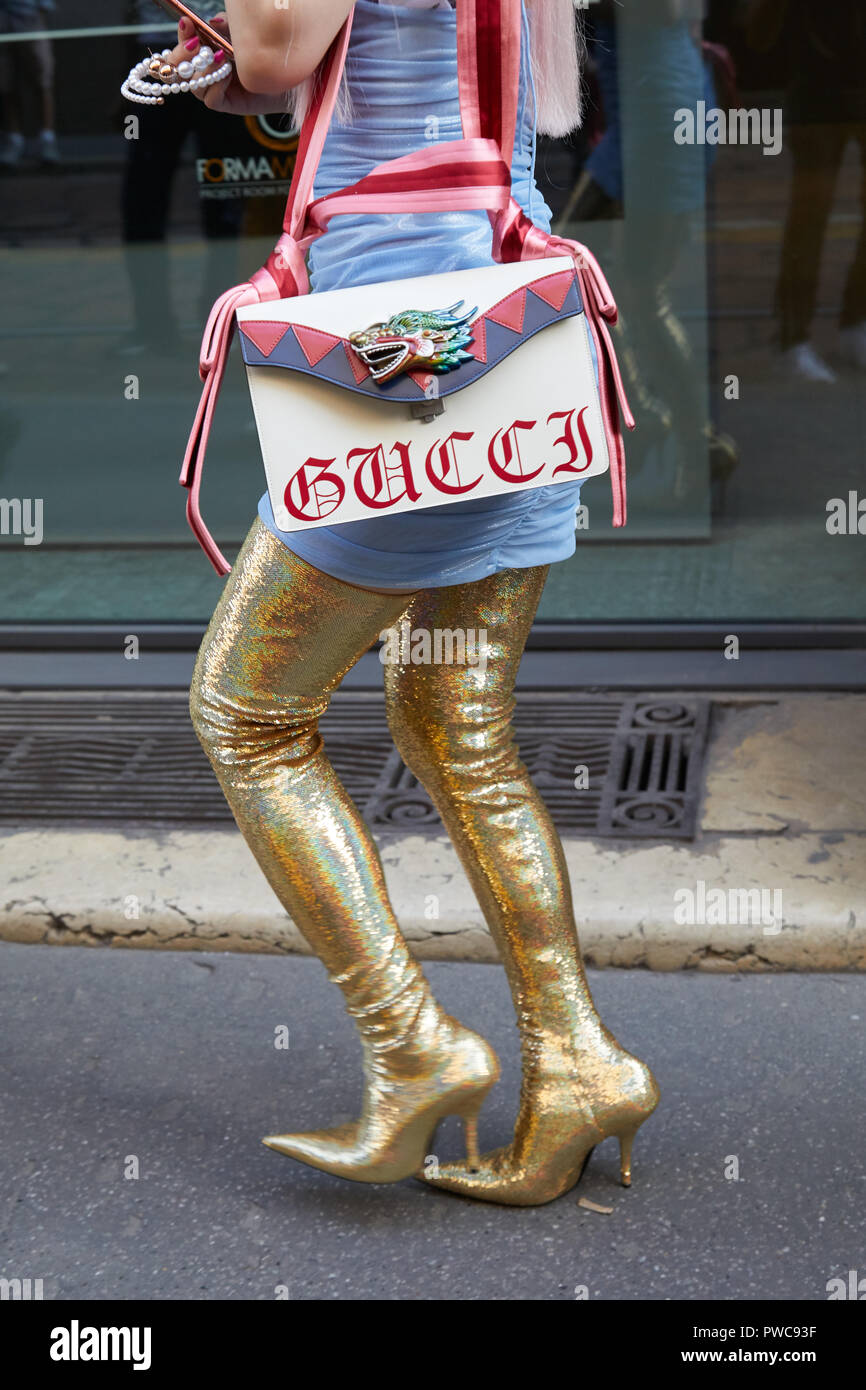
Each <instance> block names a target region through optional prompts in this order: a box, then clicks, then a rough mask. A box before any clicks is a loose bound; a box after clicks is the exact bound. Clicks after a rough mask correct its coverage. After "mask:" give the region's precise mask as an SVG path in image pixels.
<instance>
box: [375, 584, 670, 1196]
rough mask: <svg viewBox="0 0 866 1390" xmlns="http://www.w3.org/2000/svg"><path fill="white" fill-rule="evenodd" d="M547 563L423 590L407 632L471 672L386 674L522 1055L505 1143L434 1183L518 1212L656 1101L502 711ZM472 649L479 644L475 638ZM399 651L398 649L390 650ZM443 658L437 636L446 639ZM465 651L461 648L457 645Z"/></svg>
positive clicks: (398, 726)
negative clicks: (470, 894) (582, 934)
mask: <svg viewBox="0 0 866 1390" xmlns="http://www.w3.org/2000/svg"><path fill="white" fill-rule="evenodd" d="M546 575H547V569H546V567H545V568H535V569H525V570H507V571H503V572H500V573H499V574H495V575H492V576H491V577H490V578H489V579H484V580H481V581H479V582H477V583H474V584H465V585H460V586H456V587H453V588H445V589H433V590H427V591H424V592H421V593H419V594H416V596H415V597H414V599H413V600H412V601H411V603H410V604H409V607H408V608H407V609H406V612H405V614H404V619H403V621H405V622H409V623H410V624H411V627H412V629H413V630H414V631H418V630H419V629H421V630H424V629H426V630H427V631H428V632H429V633H430V638H429V641H430V648H431V651H434V652H435V651H436V641H435V633H436V631H437V629H438V630H439V632H440V634H442V633H448V634H449V637H450V641H451V644H452V645H453V641H454V636H455V634H462V638H463V641H464V643H465V644H466V650H467V651H473V650H475V651H476V656H475V660H474V661H473V662H470V661H465V662H463V663H458V664H430V665H412V664H409V663H408V662H407V663H405V664H404V663H402V662H397V663H395V664H389V665H386V673H385V682H386V695H387V702H388V717H389V722H390V725H391V730H392V733H393V735H394V740H395V742H396V744H397V746H398V748H399V749H400V752H401V754H402V756H403V759H404V761H405V762H406V764H407V766H408V767H409V768H410V769H411V770H412V771H413V772H414V773H415V775H416V776H417V777H418V779H419V781H421V782H422V783H423V785H424V786H425V787H426V788H427V790H428V792H429V793H430V795H431V797H432V798H433V800H434V802H435V804H436V806H437V809H438V810H439V813H440V815H441V817H442V820H443V822H444V824H445V827H446V829H447V830H448V833H449V835H450V836H451V839H452V841H453V843H454V846H455V848H456V849H457V852H458V854H459V855H460V858H461V861H462V863H463V866H464V868H465V870H466V873H467V876H468V878H469V880H470V882H471V884H472V886H473V889H474V891H475V893H476V895H477V897H478V900H479V902H480V904H481V907H482V909H483V911H484V915H485V918H486V920H487V923H488V925H489V927H490V931H491V934H492V935H493V938H494V940H495V942H496V945H497V947H498V950H499V953H500V956H501V958H502V962H503V964H504V966H505V969H506V972H507V975H508V979H509V983H510V986H511V991H512V996H513V999H514V1006H515V1010H516V1013H517V1019H518V1026H519V1028H520V1033H521V1042H522V1049H523V1088H522V1092H521V1107H520V1114H519V1117H518V1122H517V1127H516V1130H515V1138H514V1142H513V1143H512V1144H511V1145H510V1146H509V1147H508V1148H507V1149H503V1150H501V1151H499V1152H498V1153H497V1154H496V1155H488V1156H487V1157H486V1158H485V1159H484V1160H482V1169H481V1171H480V1172H479V1173H477V1174H471V1173H467V1172H466V1171H465V1170H463V1169H458V1168H452V1169H449V1170H445V1171H443V1170H441V1169H440V1176H439V1178H438V1179H433V1181H434V1182H437V1183H438V1185H441V1186H446V1187H448V1188H449V1189H451V1190H454V1191H459V1192H464V1193H466V1194H467V1195H472V1196H478V1197H484V1198H486V1199H487V1200H492V1201H503V1202H511V1203H515V1204H518V1205H523V1204H534V1203H538V1202H544V1201H549V1200H550V1199H551V1198H552V1197H556V1196H558V1195H559V1193H560V1192H561V1191H564V1190H566V1188H567V1187H569V1186H571V1185H573V1183H574V1182H576V1181H577V1178H578V1177H579V1174H580V1170H581V1168H582V1165H583V1162H584V1160H585V1158H586V1156H587V1154H588V1153H589V1151H590V1149H591V1148H592V1146H593V1145H594V1144H596V1143H598V1142H599V1141H600V1140H601V1139H603V1138H605V1137H606V1136H607V1135H609V1134H618V1135H620V1136H622V1137H623V1138H624V1139H625V1141H626V1143H625V1145H624V1153H623V1159H624V1164H623V1170H624V1171H623V1175H624V1179H625V1180H628V1145H629V1142H630V1136H631V1135H632V1134H633V1132H634V1130H636V1129H637V1127H638V1125H639V1124H640V1123H641V1122H642V1121H643V1120H644V1119H646V1117H647V1115H648V1114H649V1113H650V1111H651V1110H652V1109H653V1107H654V1106H655V1104H656V1102H657V1099H658V1093H657V1089H656V1086H655V1082H654V1080H653V1078H652V1076H651V1074H650V1072H649V1070H648V1068H646V1067H645V1066H644V1065H643V1063H641V1062H638V1061H637V1060H636V1059H635V1058H633V1057H631V1056H630V1054H629V1053H627V1052H625V1051H624V1049H623V1048H621V1047H620V1046H619V1044H618V1043H617V1042H616V1040H615V1039H614V1038H613V1037H612V1035H611V1034H610V1033H609V1032H608V1031H607V1029H605V1028H604V1027H603V1025H602V1023H601V1020H600V1019H599V1017H598V1014H597V1012H596V1010H595V1006H594V1004H593V1001H592V997H591V995H590V992H589V988H588V986H587V982H586V976H585V974H584V970H583V965H582V962H581V956H580V947H579V945H578V939H577V929H576V926H575V921H574V913H573V909H572V902H571V891H570V887H569V882H568V872H567V869H566V865H565V859H564V856H563V852H562V845H561V843H560V840H559V836H558V835H557V833H556V830H555V829H554V826H553V823H552V821H551V819H550V816H549V814H548V812H547V810H546V808H545V806H544V803H543V802H542V800H541V798H540V796H539V795H538V792H537V791H536V790H535V788H534V786H533V785H532V782H531V781H530V779H529V774H528V772H527V770H526V768H525V766H524V765H523V763H522V762H521V760H520V756H519V753H518V750H517V746H516V744H515V740H514V733H513V730H512V727H511V714H512V709H513V705H514V700H513V689H514V682H515V678H516V675H517V669H518V666H519V664H520V658H521V655H522V653H523V647H524V644H525V642H526V638H527V635H528V632H529V629H530V627H531V625H532V620H533V617H534V615H535V610H536V607H537V605H538V600H539V598H540V596H541V591H542V588H543V587H544V581H545V578H546ZM473 641H474V642H476V643H479V644H480V646H479V647H478V648H476V649H473V647H472V646H471V643H472V642H473ZM396 647H397V644H396V643H395V644H392V649H395V648H396ZM439 649H440V652H444V651H445V650H446V641H445V639H444V638H443V637H441V636H440V639H439ZM458 650H459V647H458Z"/></svg>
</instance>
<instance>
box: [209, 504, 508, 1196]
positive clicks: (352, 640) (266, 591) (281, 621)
mask: <svg viewBox="0 0 866 1390" xmlns="http://www.w3.org/2000/svg"><path fill="white" fill-rule="evenodd" d="M409 597H410V595H407V594H402V595H400V594H390V595H388V594H379V593H373V592H370V591H368V590H362V589H357V588H355V587H354V586H352V585H349V584H343V583H341V582H340V581H339V580H337V579H332V578H331V577H330V576H328V575H325V574H322V573H321V572H320V571H319V570H316V569H314V568H313V567H312V566H310V565H308V564H307V563H306V562H305V561H303V560H301V559H299V558H298V557H297V556H295V555H293V554H292V553H291V551H289V550H288V549H287V548H286V547H285V546H284V545H283V544H282V543H281V542H280V541H279V540H278V539H277V538H276V537H275V536H273V535H272V534H271V532H270V531H268V530H267V528H266V527H265V526H264V525H263V524H262V522H261V521H259V520H257V521H256V522H255V523H254V525H253V527H252V529H251V530H250V532H249V535H248V536H247V538H246V540H245V542H244V544H243V547H242V548H241V551H240V554H239V555H238V558H237V561H236V563H235V566H234V568H233V570H232V572H231V575H230V576H229V578H228V580H227V581H226V585H225V588H224V590H223V592H222V595H221V597H220V600H219V603H218V604H217V607H216V610H215V612H214V615H213V617H212V619H211V622H210V625H209V627H208V630H207V632H206V634H205V638H204V641H203V643H202V646H201V650H200V652H199V656H198V660H197V662H196V667H195V673H194V676H193V681H192V689H191V692H190V709H191V713H192V719H193V724H194V726H195V729H196V733H197V734H198V737H199V739H200V741H201V743H202V745H203V747H204V749H205V752H206V753H207V755H208V757H209V759H210V761H211V763H212V765H213V768H214V771H215V772H216V775H217V778H218V779H219V782H220V785H221V787H222V789H223V791H224V793H225V796H226V799H227V801H228V803H229V805H230V807H231V809H232V812H233V814H234V817H235V820H236V821H237V823H238V826H239V827H240V830H241V832H242V833H243V835H244V837H245V839H246V840H247V843H248V844H249V846H250V848H251V849H252V851H253V853H254V854H255V856H256V858H257V860H258V862H259V864H260V866H261V868H262V870H263V872H264V873H265V875H266V877H267V879H268V882H269V883H270V884H271V887H272V888H273V889H274V892H275V893H276V895H277V897H278V898H279V899H280V902H281V903H282V904H283V906H284V907H285V908H286V910H287V912H289V913H290V914H291V916H292V918H293V920H294V921H295V922H296V924H297V926H298V928H299V929H300V931H301V932H302V933H303V935H304V936H305V938H306V940H307V941H308V942H309V944H310V946H311V948H312V949H313V951H314V952H315V953H316V955H317V956H318V957H319V959H320V960H321V961H322V963H323V964H324V966H325V968H326V969H327V971H328V972H329V974H330V977H331V979H332V980H333V981H334V982H335V983H336V984H338V985H339V986H340V988H341V989H342V990H343V993H344V995H345V998H346V1002H347V1006H348V1009H349V1012H350V1013H351V1014H352V1015H353V1016H354V1018H355V1020H356V1022H357V1024H358V1027H359V1030H360V1032H361V1036H362V1041H363V1044H364V1056H365V1072H366V1076H367V1082H368V1085H367V1090H366V1093H365V1106H364V1113H363V1115H362V1118H361V1120H360V1121H359V1122H358V1123H357V1124H354V1125H349V1126H343V1127H341V1129H340V1131H339V1132H335V1131H331V1132H320V1133H316V1134H313V1135H299V1136H283V1137H281V1138H278V1139H274V1140H272V1141H269V1142H271V1144H272V1147H275V1148H279V1149H281V1150H282V1151H283V1152H286V1153H289V1154H291V1155H292V1156H293V1157H296V1158H301V1159H303V1160H304V1161H306V1162H309V1163H313V1164H315V1165H316V1166H318V1167H322V1168H327V1169H328V1171H331V1172H337V1173H340V1174H342V1175H343V1176H346V1177H355V1178H358V1179H360V1180H362V1181H368V1182H385V1181H389V1180H392V1179H394V1178H396V1177H405V1176H408V1174H409V1173H411V1172H414V1171H415V1168H416V1167H417V1166H418V1163H419V1162H420V1161H421V1160H422V1159H423V1156H424V1150H425V1145H426V1142H427V1141H428V1140H429V1137H430V1133H431V1131H432V1128H433V1127H434V1126H435V1122H436V1111H437V1107H438V1108H439V1109H440V1110H441V1113H443V1114H444V1113H449V1112H450V1111H451V1110H460V1109H461V1107H462V1106H463V1103H464V1102H465V1103H466V1104H465V1109H466V1110H467V1112H468V1113H469V1114H470V1116H471V1114H472V1113H473V1105H474V1109H475V1111H476V1112H477V1109H478V1106H479V1105H480V1101H481V1100H482V1099H483V1094H481V1091H482V1089H483V1087H485V1086H486V1087H487V1088H488V1089H489V1086H490V1084H492V1081H493V1080H495V1077H496V1073H497V1068H496V1063H495V1059H494V1058H493V1055H492V1053H491V1052H490V1049H489V1048H488V1047H487V1045H486V1044H485V1043H483V1041H482V1040H481V1039H479V1038H477V1037H476V1035H475V1034H472V1033H469V1032H468V1030H465V1029H463V1028H461V1027H460V1025H459V1024H456V1023H455V1022H454V1020H452V1019H450V1018H449V1017H448V1015H447V1014H445V1013H443V1011H442V1010H441V1009H440V1007H439V1005H438V1004H437V1003H436V1001H435V1000H434V998H433V996H432V994H431V992H430V989H429V986H428V985H427V982H426V980H425V978H424V975H423V973H422V972H421V969H420V967H419V966H418V964H417V962H416V961H415V960H414V958H413V957H412V955H411V954H410V952H409V950H408V947H407V946H406V943H405V941H404V940H403V937H402V936H401V934H400V930H399V927H398V925H397V922H396V919H395V917H394V913H393V910H392V908H391V904H390V902H389V900H388V894H387V891H386V888H385V881H384V877H383V873H382V864H381V861H380V858H379V854H378V851H377V849H376V846H375V843H374V841H373V839H372V836H371V835H370V832H369V831H368V830H367V828H366V826H365V825H364V822H363V820H362V819H361V816H360V815H359V813H358V811H357V809H356V807H355V805H354V804H353V802H352V801H351V799H350V797H349V795H348V793H347V792H346V790H345V788H344V787H343V785H342V783H341V782H340V780H339V778H338V777H337V775H336V773H335V772H334V769H333V767H332V766H331V764H330V762H329V761H328V758H327V756H326V755H325V752H324V749H323V746H322V740H321V737H320V735H319V733H318V730H317V721H318V718H319V716H320V715H321V714H323V713H324V711H325V709H326V708H327V705H328V700H329V697H330V695H331V693H332V692H333V691H334V690H335V689H336V688H337V686H338V685H339V684H340V681H341V680H342V678H343V676H344V675H345V674H346V672H347V671H348V670H349V669H350V668H351V667H352V666H353V665H354V664H355V662H356V661H357V660H358V658H359V657H360V656H361V655H362V654H363V653H364V652H365V651H366V650H367V649H368V648H369V646H370V645H371V643H372V642H374V641H375V640H376V637H377V636H378V634H379V632H380V631H381V630H382V629H383V628H385V627H387V626H388V625H389V624H391V623H393V622H394V621H395V620H396V619H397V618H398V617H399V615H400V613H401V612H402V610H403V608H404V607H405V605H406V602H407V600H408V599H409ZM452 1102H453V1103H452ZM443 1107H444V1108H443ZM425 1126H426V1128H425Z"/></svg>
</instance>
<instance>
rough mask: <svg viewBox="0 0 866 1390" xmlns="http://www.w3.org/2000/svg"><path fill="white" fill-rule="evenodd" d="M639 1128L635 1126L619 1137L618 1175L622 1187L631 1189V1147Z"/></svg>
mask: <svg viewBox="0 0 866 1390" xmlns="http://www.w3.org/2000/svg"><path fill="white" fill-rule="evenodd" d="M639 1128H640V1126H639V1125H635V1127H634V1129H630V1130H628V1131H627V1132H625V1133H623V1134H621V1135H620V1136H619V1175H620V1181H621V1182H622V1185H623V1187H631V1146H632V1144H633V1143H634V1137H635V1135H636V1134H637V1132H638V1129H639Z"/></svg>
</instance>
